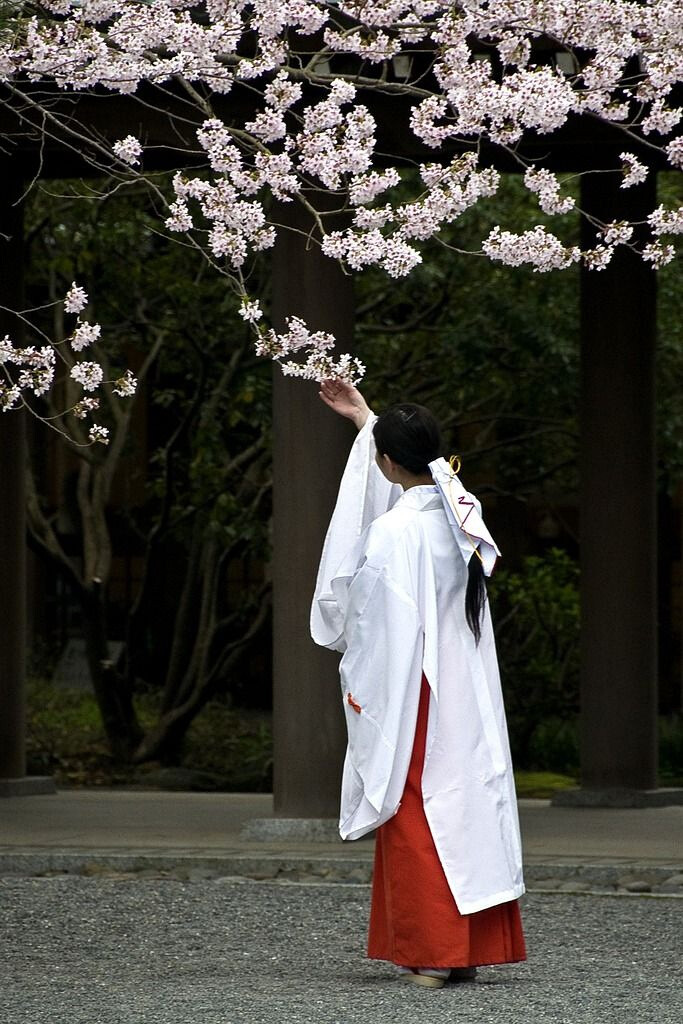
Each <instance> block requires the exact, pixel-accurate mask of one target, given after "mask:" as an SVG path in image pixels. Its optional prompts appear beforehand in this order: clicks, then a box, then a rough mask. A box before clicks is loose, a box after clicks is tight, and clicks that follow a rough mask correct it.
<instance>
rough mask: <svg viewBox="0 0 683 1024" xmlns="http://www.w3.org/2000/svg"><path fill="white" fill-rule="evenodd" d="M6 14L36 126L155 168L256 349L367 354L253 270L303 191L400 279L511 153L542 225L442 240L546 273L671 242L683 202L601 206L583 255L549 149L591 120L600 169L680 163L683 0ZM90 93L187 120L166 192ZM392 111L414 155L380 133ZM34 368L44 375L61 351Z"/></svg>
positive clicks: (352, 364) (322, 224) (310, 366)
mask: <svg viewBox="0 0 683 1024" xmlns="http://www.w3.org/2000/svg"><path fill="white" fill-rule="evenodd" d="M2 10H3V17H2V22H1V28H0V78H1V79H2V88H3V97H4V102H5V104H6V105H7V106H8V108H11V110H12V112H13V115H14V116H15V118H17V119H18V122H19V123H20V124H21V125H22V126H23V129H24V130H25V131H26V132H27V133H29V134H30V133H31V132H34V133H37V134H38V135H41V134H42V135H43V136H45V135H46V134H47V135H51V136H54V137H55V138H58V139H59V140H60V141H61V142H62V143H63V144H64V145H68V146H71V147H72V148H74V149H76V150H78V152H79V153H81V155H82V156H83V158H84V159H86V160H88V161H90V162H91V163H92V164H93V166H94V167H96V168H100V169H106V170H107V171H109V172H110V173H113V174H114V175H115V177H116V182H117V183H116V185H115V187H122V186H124V185H125V184H126V183H127V182H129V181H135V182H137V181H140V180H141V179H142V180H145V181H146V182H147V183H148V185H149V188H150V189H151V190H152V191H153V192H154V193H155V195H156V199H157V201H158V206H159V210H160V216H161V218H162V219H163V223H164V226H165V230H166V231H168V232H169V233H172V234H175V235H177V236H178V237H179V238H180V239H181V240H182V241H183V242H184V244H188V245H191V246H193V247H195V248H198V249H200V250H201V251H202V252H203V253H204V254H205V255H206V258H207V259H208V260H209V261H210V262H211V263H212V264H213V265H214V266H215V267H216V269H217V270H218V271H220V272H221V273H223V274H225V276H226V279H227V281H228V282H229V284H230V286H231V287H232V288H233V289H234V291H235V294H236V297H237V301H238V302H239V304H240V310H241V315H242V317H243V318H244V320H245V321H247V322H248V323H249V324H250V325H251V327H252V329H253V333H254V339H255V343H256V350H257V352H258V353H259V354H261V355H264V356H269V357H271V358H273V359H275V360H277V361H278V362H280V363H281V365H282V369H283V372H284V373H286V374H290V375H295V376H301V377H306V378H312V379H318V380H319V379H322V378H324V377H330V376H338V377H341V378H344V379H348V380H358V379H359V378H360V377H361V376H362V374H363V370H364V368H363V366H362V365H361V364H360V363H359V361H358V360H357V359H353V358H352V357H351V356H349V355H340V356H337V357H336V358H335V355H334V345H335V339H334V338H333V337H332V336H331V335H329V334H327V333H325V332H323V331H320V330H317V329H316V325H315V324H311V325H309V324H306V323H304V322H303V321H301V320H299V319H297V318H295V317H292V318H291V319H290V320H289V324H288V327H287V329H286V330H285V331H284V332H280V333H277V332H276V331H275V330H273V329H272V328H269V327H268V326H267V324H265V323H264V317H263V312H262V310H261V307H260V305H259V301H258V298H257V297H256V296H254V295H252V294H251V293H250V286H249V268H250V263H251V261H252V259H253V258H254V256H255V255H256V254H258V253H259V252H261V251H263V250H267V249H269V248H271V247H272V246H273V244H274V242H275V238H276V234H277V231H278V230H280V226H279V220H278V210H279V209H280V208H281V204H283V203H290V202H297V203H300V204H302V205H303V207H304V208H305V209H306V210H307V212H308V215H309V216H310V223H311V228H310V232H309V235H308V239H309V244H310V245H311V246H319V247H320V248H321V250H322V252H323V253H324V254H325V255H326V256H328V257H329V258H330V259H334V260H337V261H339V262H340V263H341V265H342V266H343V268H344V269H345V270H346V271H347V272H349V273H353V272H357V271H361V270H363V268H365V267H368V266H376V267H380V268H382V269H383V270H384V271H385V272H386V273H387V274H388V275H389V276H390V277H393V278H400V277H403V276H404V275H406V274H408V273H410V271H411V270H412V269H413V268H414V267H415V266H416V265H417V264H419V263H420V262H421V261H422V259H423V258H424V253H425V250H426V247H427V245H428V243H430V241H432V240H434V239H436V240H439V239H440V236H441V234H442V232H443V231H444V229H445V228H446V227H447V226H449V225H452V224H454V223H455V222H457V220H458V219H459V218H460V217H461V216H462V215H463V214H464V213H465V211H467V210H468V209H471V208H472V207H473V206H475V205H476V204H477V203H479V202H480V201H481V200H482V199H486V198H487V197H490V196H493V195H495V194H496V192H497V191H498V189H499V184H500V174H499V171H498V170H497V169H496V166H495V165H496V163H497V162H498V161H499V159H504V160H505V162H506V164H507V165H509V166H512V167H514V168H516V169H518V170H519V172H520V173H521V174H522V175H523V181H524V185H525V187H526V188H527V189H528V190H529V192H530V193H531V194H532V195H533V196H534V197H535V199H536V201H537V203H538V207H539V211H541V212H542V213H543V214H544V215H545V217H544V218H539V219H543V220H544V223H539V224H538V225H537V226H535V227H533V228H532V229H529V230H526V231H524V232H521V233H518V232H515V231H513V230H510V229H509V228H508V227H506V226H505V225H504V224H498V225H495V226H493V228H492V230H490V232H489V233H488V235H487V236H486V237H484V238H482V240H481V244H480V246H479V247H478V248H475V249H473V250H463V249H459V248H458V247H457V246H455V245H453V243H452V242H450V243H448V244H450V245H451V247H452V248H453V249H454V250H455V251H456V252H457V253H465V252H471V253H472V254H473V255H477V256H480V257H481V256H485V257H487V258H488V259H490V260H492V261H496V262H500V263H503V264H506V265H510V266H518V265H530V266H531V267H533V269H534V270H536V271H538V272H539V273H545V272H548V271H551V270H555V269H562V268H566V267H569V266H572V265H574V264H577V263H580V262H582V263H584V264H585V265H586V266H587V267H589V268H592V269H594V270H595V271H600V270H602V269H603V268H604V267H606V266H607V265H608V264H609V262H610V260H611V259H612V256H613V254H614V252H615V250H616V249H617V248H618V247H620V246H626V247H629V248H631V249H633V250H635V251H636V252H638V253H639V254H640V256H641V257H642V259H643V260H644V261H645V262H646V263H648V264H649V265H651V266H652V267H654V268H659V267H662V266H664V265H665V264H667V263H668V262H670V261H671V260H672V259H673V258H674V255H675V247H674V242H673V241H672V239H674V238H675V236H676V235H678V234H680V233H681V232H682V231H683V207H678V208H676V207H674V208H666V207H664V206H663V205H660V206H658V207H657V208H655V209H653V210H652V211H651V212H650V213H649V215H648V216H647V219H646V221H645V222H643V223H642V224H635V223H632V222H628V221H618V222H617V221H615V222H610V223H603V222H601V221H599V220H598V219H596V217H595V216H594V215H591V216H590V218H589V219H590V220H591V221H592V223H593V225H594V227H595V229H596V232H597V241H596V242H594V243H592V244H591V246H590V247H588V248H584V249H583V251H582V250H581V248H580V246H578V245H574V244H568V243H567V242H566V241H564V240H563V238H562V234H563V230H562V218H563V217H564V216H566V215H567V214H568V213H570V211H572V210H573V209H575V208H576V200H575V198H574V197H573V196H572V195H570V194H568V192H567V191H566V189H565V188H564V183H563V182H562V181H561V180H560V179H559V178H558V177H557V175H556V174H555V173H553V172H552V170H550V169H549V168H548V167H547V166H544V160H543V159H542V158H541V157H539V156H538V155H537V154H538V153H539V152H541V150H540V149H539V146H538V143H539V141H542V140H545V139H548V138H549V137H551V136H553V135H554V134H556V133H559V132H562V131H563V130H565V129H566V127H567V126H568V125H571V124H572V123H576V122H577V120H578V119H581V120H582V121H584V122H588V123H592V124H596V123H597V124H598V126H599V125H602V126H603V129H604V131H605V132H609V133H611V137H613V138H617V137H619V136H618V135H617V134H616V133H620V135H621V139H622V145H621V146H617V150H619V156H618V158H617V159H616V160H614V161H613V163H611V164H610V165H608V166H595V167H594V168H591V170H590V171H588V172H585V173H601V174H609V175H611V176H612V177H613V178H614V179H615V180H616V179H618V180H619V182H620V185H621V188H623V189H630V188H633V187H637V185H638V184H639V183H641V182H642V181H643V180H644V179H645V178H646V177H647V176H648V175H649V174H652V173H653V172H654V171H655V170H656V169H662V168H674V169H678V168H681V167H682V166H683V135H682V134H681V132H680V122H681V113H682V109H681V107H680V106H678V104H677V99H676V96H677V87H678V86H679V83H680V82H681V80H682V79H683V7H682V6H681V4H680V2H679V0H496V2H492V0H459V2H452V0H448V2H446V0H338V2H334V3H324V2H322V0H251V2H244V0H204V2H197V0H128V2H122V0H34V2H33V3H11V4H10V3H5V4H3V5H2ZM86 91H95V92H96V93H98V94H102V93H106V92H110V93H118V94H122V95H123V96H126V97H129V98H130V99H131V102H133V103H135V102H138V103H139V104H140V105H141V109H142V108H145V109H148V108H149V107H150V106H152V107H155V108H156V109H157V110H159V111H162V112H163V114H164V116H165V117H166V118H168V119H169V120H170V121H171V122H172V123H173V128H174V131H175V137H176V139H177V144H176V149H177V154H176V166H179V167H181V168H182V169H180V170H178V172H177V173H176V175H175V178H174V182H173V192H172V195H170V196H168V195H166V194H164V192H163V190H162V189H161V188H160V187H159V185H158V183H157V181H156V180H155V175H154V170H153V168H154V157H155V152H154V148H153V147H150V146H149V145H148V140H147V139H146V137H145V133H144V132H136V133H135V134H133V133H132V132H131V133H129V134H127V135H124V136H123V137H121V138H112V137H109V136H107V135H106V134H105V135H103V134H102V133H101V132H98V131H96V130H95V129H94V128H93V127H92V126H89V125H88V124H87V123H85V122H82V123H81V122H79V121H78V112H77V108H76V107H74V106H73V104H69V103H66V105H64V103H62V104H61V105H60V103H59V98H60V97H61V96H63V97H67V98H71V97H73V96H74V95H79V94H82V93H83V92H86ZM387 117H392V118H394V119H396V120H397V123H398V124H399V126H400V135H401V138H402V142H401V146H400V150H401V151H400V152H398V147H394V151H391V150H389V151H388V150H387V149H386V148H385V146H384V145H383V142H382V139H383V118H384V119H386V118H387ZM133 120H134V119H133V118H132V117H131V128H132V126H133ZM532 144H533V145H532ZM615 152H616V150H615ZM414 165H417V167H418V169H419V174H418V175H413V176H411V178H410V180H409V182H407V181H406V177H405V174H404V168H405V167H406V166H414ZM580 212H583V211H580ZM584 216H588V214H586V213H584ZM340 217H341V223H340ZM548 217H551V218H557V220H558V228H557V231H551V230H549V228H548V226H547V223H545V220H546V219H547V218H548ZM444 244H446V243H444ZM75 294H77V293H74V295H75ZM74 302H76V299H75V298H73V299H72V305H73V303H74ZM74 309H75V306H74ZM77 331H78V333H77V334H75V335H74V340H73V341H72V348H77V347H78V346H79V345H81V343H82V344H83V345H87V344H90V343H92V341H94V340H95V337H94V333H93V331H94V328H92V327H86V326H83V327H82V328H78V329H77ZM74 343H75V344H74ZM4 345H5V348H4V349H3V352H4V356H0V358H3V359H4V361H5V362H7V361H8V358H9V357H8V353H9V346H10V342H9V339H6V340H5V342H4ZM31 358H33V356H31ZM42 358H43V359H44V360H49V357H48V356H47V354H45V355H44V356H43V357H42ZM83 365H84V364H83ZM38 371H39V388H42V387H43V386H44V385H45V382H46V380H47V378H48V377H49V372H50V370H49V366H42V365H41V366H39V367H38ZM78 373H79V374H80V375H81V377H82V379H81V378H79V377H77V378H76V379H81V383H83V385H84V387H85V386H86V380H87V386H90V384H91V383H94V382H93V381H92V380H91V379H90V378H89V377H88V371H87V369H79V370H78ZM22 381H23V383H21V384H20V383H19V382H15V383H12V384H8V386H7V387H8V388H9V389H10V390H9V391H8V390H7V388H6V389H5V392H3V394H4V395H5V398H4V399H3V401H4V403H5V405H8V404H10V405H11V404H13V402H14V401H16V397H17V392H16V390H12V388H14V389H16V388H19V390H20V391H21V389H22V388H30V386H31V381H30V380H29V379H28V377H22ZM34 391H35V388H34Z"/></svg>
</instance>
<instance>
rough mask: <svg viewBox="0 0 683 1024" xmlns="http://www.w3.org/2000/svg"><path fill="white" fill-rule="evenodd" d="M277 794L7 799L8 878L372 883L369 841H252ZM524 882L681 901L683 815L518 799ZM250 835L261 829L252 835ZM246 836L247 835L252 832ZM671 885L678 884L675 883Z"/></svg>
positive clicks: (1, 859) (0, 858) (68, 793)
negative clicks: (674, 896)
mask: <svg viewBox="0 0 683 1024" xmlns="http://www.w3.org/2000/svg"><path fill="white" fill-rule="evenodd" d="M272 815H273V812H272V798H271V796H270V795H268V794H239V793H238V794H235V793H168V792H145V791H134V790H100V789H90V790H63V791H61V792H59V793H58V794H57V795H53V796H30V797H13V798H9V799H5V800H1V801H0V872H4V873H7V872H16V871H18V872H21V873H29V874H37V873H41V872H44V871H46V870H57V871H59V870H68V871H82V870H83V869H84V868H88V869H89V870H92V869H93V866H94V865H97V866H99V867H100V868H112V869H117V870H122V871H140V870H143V869H145V868H152V869H159V870H172V871H174V872H176V871H177V870H179V869H180V868H183V867H184V868H187V869H188V870H196V871H211V872H213V873H215V874H222V875H223V876H225V875H240V876H247V877H255V878H266V877H290V878H296V877H298V878H302V877H303V878H307V877H318V878H319V879H327V880H329V881H359V882H364V881H367V880H368V879H369V873H370V866H371V862H372V855H373V843H372V840H361V841H358V842H353V843H350V842H347V843H343V842H342V841H341V840H340V839H338V838H336V837H335V836H334V832H333V828H332V825H331V824H330V826H329V827H328V831H327V838H323V839H319V840H318V841H315V842H313V841H311V840H310V839H308V838H301V837H298V838H297V837H296V836H294V837H292V836H282V835H280V836H271V837H270V838H268V839H267V840H265V841H258V840H255V839H253V838H252V839H250V838H245V826H248V825H249V823H250V822H252V821H253V820H254V819H259V820H261V821H263V820H264V819H266V820H267V819H269V818H272ZM520 817H521V824H522V837H523V843H524V859H525V864H526V869H527V878H528V879H529V880H530V881H531V882H534V883H536V884H537V885H540V883H541V882H544V883H548V884H549V885H551V886H552V885H553V884H554V883H557V884H560V885H561V884H562V883H563V882H569V881H570V880H572V881H573V882H579V883H581V884H583V885H584V886H585V887H586V888H588V887H589V886H593V887H594V886H596V885H597V886H600V887H609V886H616V885H618V884H619V883H620V880H627V881H630V882H633V883H634V884H637V883H639V882H640V883H642V885H641V889H642V888H643V886H644V887H645V889H647V887H648V886H650V887H651V888H653V890H654V891H659V888H660V886H661V885H662V884H668V886H669V891H678V890H677V887H676V886H677V884H678V885H680V891H681V892H683V876H682V875H681V873H682V872H683V807H680V806H679V807H663V808H648V809H599V810H597V809H590V808H564V807H551V806H550V803H549V801H546V800H521V801H520ZM252 831H253V829H252ZM247 835H248V832H247ZM674 879H680V882H679V883H674Z"/></svg>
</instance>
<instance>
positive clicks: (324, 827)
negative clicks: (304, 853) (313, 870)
mask: <svg viewBox="0 0 683 1024" xmlns="http://www.w3.org/2000/svg"><path fill="white" fill-rule="evenodd" d="M240 838H241V839H246V840H250V841H251V842H262V843H277V842H279V841H284V840H288V841H291V840H295V841H296V840H299V841H300V842H302V843H329V842H333V841H334V840H335V839H336V840H337V841H338V842H340V843H341V842H342V840H341V839H340V837H339V823H338V821H337V819H336V818H252V819H251V821H248V822H247V823H246V825H244V827H243V828H242V831H241V833H240Z"/></svg>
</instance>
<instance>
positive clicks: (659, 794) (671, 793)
mask: <svg viewBox="0 0 683 1024" xmlns="http://www.w3.org/2000/svg"><path fill="white" fill-rule="evenodd" d="M551 804H552V806H553V807H672V806H674V805H679V804H683V789H674V788H673V787H672V788H669V789H667V788H665V787H662V788H661V789H562V790H558V792H557V793H555V794H554V796H553V798H552V800H551Z"/></svg>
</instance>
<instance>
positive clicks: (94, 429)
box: [88, 423, 109, 444]
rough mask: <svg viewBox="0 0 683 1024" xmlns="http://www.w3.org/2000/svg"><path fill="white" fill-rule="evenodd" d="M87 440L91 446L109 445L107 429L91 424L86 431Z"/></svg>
mask: <svg viewBox="0 0 683 1024" xmlns="http://www.w3.org/2000/svg"><path fill="white" fill-rule="evenodd" d="M88 438H89V440H90V442H91V443H92V444H109V428H108V427H101V426H100V425H99V424H98V423H93V425H92V426H91V428H90V430H89V431H88Z"/></svg>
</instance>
